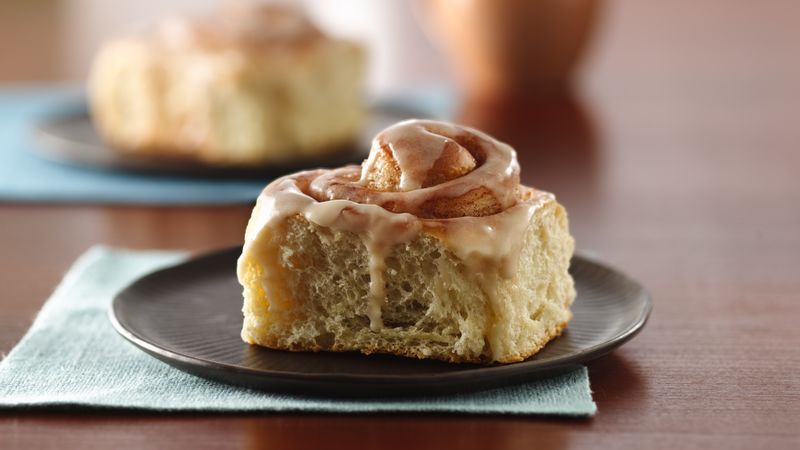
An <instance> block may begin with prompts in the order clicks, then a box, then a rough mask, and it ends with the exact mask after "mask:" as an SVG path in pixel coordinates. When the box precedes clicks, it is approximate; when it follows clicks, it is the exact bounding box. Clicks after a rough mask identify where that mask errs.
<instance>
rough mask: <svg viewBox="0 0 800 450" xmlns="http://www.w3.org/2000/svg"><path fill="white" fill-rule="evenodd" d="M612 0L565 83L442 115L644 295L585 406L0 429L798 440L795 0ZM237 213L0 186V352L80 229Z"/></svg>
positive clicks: (281, 444)
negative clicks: (510, 157) (651, 304)
mask: <svg viewBox="0 0 800 450" xmlns="http://www.w3.org/2000/svg"><path fill="white" fill-rule="evenodd" d="M620 3H622V2H617V3H614V5H616V6H617V8H614V9H612V10H610V11H609V12H608V13H607V21H608V23H607V26H608V27H607V29H606V31H605V32H604V33H603V35H602V40H601V42H603V45H602V46H601V48H599V49H596V50H595V53H594V57H593V59H592V60H591V62H590V70H589V71H588V72H589V75H587V77H586V79H585V80H584V88H583V89H582V91H581V92H582V94H580V95H579V96H578V98H568V97H555V98H549V99H542V100H540V101H536V102H531V103H530V104H528V105H526V106H524V107H523V106H502V107H495V108H490V109H486V108H476V107H467V108H465V110H464V111H462V115H461V119H462V120H464V121H466V122H469V123H472V124H476V125H478V126H481V127H483V128H486V129H487V131H490V132H492V133H494V134H496V135H497V136H498V137H500V138H502V139H505V140H507V141H509V142H510V143H512V144H513V145H515V146H516V147H517V148H518V150H519V152H520V159H521V164H522V167H523V177H524V181H526V182H527V183H530V184H533V185H535V186H538V187H541V188H544V189H548V190H553V191H555V192H556V193H557V194H558V195H559V197H560V199H561V200H562V202H563V203H565V205H566V206H567V208H568V210H569V212H570V217H571V222H572V229H573V232H574V234H575V236H576V238H577V241H578V245H579V247H580V248H581V249H584V250H590V251H593V252H596V253H597V254H599V255H600V256H602V257H603V258H604V259H606V260H607V261H609V262H610V263H612V264H614V265H617V266H619V267H621V268H624V269H625V270H626V271H628V272H629V273H630V274H631V275H633V276H634V277H636V278H638V279H639V280H641V281H642V282H643V283H644V284H645V285H646V286H647V287H648V288H649V289H650V291H651V292H652V294H653V297H654V300H655V309H654V313H653V316H652V318H651V321H650V323H649V324H648V325H647V327H646V328H645V330H644V331H643V332H642V333H641V335H639V336H638V337H637V338H635V339H634V340H633V341H631V342H630V343H628V344H626V345H625V346H624V347H622V348H621V349H619V350H617V351H616V352H614V353H613V354H611V355H610V356H607V357H605V358H603V359H601V360H598V361H596V362H594V363H592V364H591V365H590V366H589V368H590V378H591V383H592V389H593V391H594V397H595V400H596V401H597V404H598V408H599V411H598V413H597V416H596V417H595V418H593V419H590V420H568V419H558V418H539V417H518V418H508V417H462V416H439V415H423V416H421V415H401V416H394V415H387V416H337V415H294V414H243V415H232V416H230V415H226V416H223V415H203V414H179V415H163V414H162V415H158V414H132V413H107V412H103V413H81V414H69V413H63V412H61V413H56V412H53V413H41V412H36V413H13V414H9V413H2V414H0V448H3V449H7V448H48V447H58V448H110V447H113V448H118V449H122V448H141V447H151V448H223V447H232V448H255V447H270V448H280V449H286V448H325V447H329V446H335V447H346V448H353V447H357V446H369V447H378V446H383V447H388V448H402V449H413V448H417V447H422V446H426V447H435V448H454V447H463V448H497V449H505V448H518V449H523V448H595V447H596V448H637V449H638V448H648V449H649V448H708V449H710V448H724V449H729V448H742V449H753V448H798V446H800V325H799V324H798V322H800V181H798V169H800V59H799V58H797V45H796V44H797V43H798V42H800V27H797V26H795V21H796V18H797V17H798V14H800V4H798V3H797V2H778V1H775V2H769V3H768V6H767V4H766V3H755V2H752V3H745V2H719V1H716V2H705V3H704V4H703V5H698V6H694V5H692V6H689V5H688V4H686V6H685V10H681V6H680V5H675V4H673V3H672V2H664V5H659V4H651V3H649V2H638V1H637V2H627V3H625V4H624V5H622V6H624V7H625V8H619V6H621V5H620ZM679 3H681V2H679ZM759 4H761V5H764V6H763V8H760V7H759V6H757V5H759ZM631 15H636V17H637V20H632V19H631ZM703 21H706V22H703ZM612 25H615V26H616V28H615V27H614V26H612ZM619 48H622V49H623V50H619ZM615 49H616V50H615ZM248 213H249V209H248V207H245V206H242V207H227V208H157V207H120V206H80V205H69V206H60V205H59V206H56V205H37V206H33V205H10V204H6V205H0V249H2V250H0V286H2V291H3V293H2V295H0V311H2V313H0V351H2V352H7V351H8V350H10V349H11V347H12V346H13V345H14V344H15V343H16V342H17V341H18V339H19V338H20V337H21V336H22V334H23V333H24V332H25V330H26V329H27V327H28V326H29V325H30V323H31V320H32V319H33V317H34V315H35V314H36V311H37V310H38V309H39V307H40V306H41V304H42V302H43V301H44V300H45V299H46V298H47V296H48V295H49V293H50V292H51V290H52V289H53V287H54V286H55V285H56V284H57V282H58V281H59V279H60V277H61V276H62V274H63V273H64V271H65V270H66V269H67V268H68V267H69V265H70V263H71V262H72V261H73V260H74V259H75V258H76V257H77V256H78V255H79V254H81V253H82V252H83V251H84V250H85V249H86V248H87V247H88V246H90V245H92V244H96V243H104V244H109V245H116V246H125V247H132V248H188V249H191V250H195V251H203V250H209V249H213V248H217V247H220V246H226V245H232V244H236V243H238V242H240V240H241V237H242V230H243V227H244V224H245V221H246V219H247V216H248Z"/></svg>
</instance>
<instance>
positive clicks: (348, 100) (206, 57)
mask: <svg viewBox="0 0 800 450" xmlns="http://www.w3.org/2000/svg"><path fill="white" fill-rule="evenodd" d="M225 5H226V6H224V7H222V9H221V11H219V12H218V13H217V14H214V15H213V16H210V17H201V18H194V19H191V20H189V19H170V20H165V21H163V22H161V23H160V24H159V25H157V26H156V27H154V28H153V29H151V30H149V31H148V32H146V33H143V34H139V35H135V36H128V37H121V38H118V39H114V40H112V41H109V42H107V43H106V44H104V45H103V46H102V48H101V49H100V51H99V52H98V54H97V56H96V57H95V61H94V64H93V67H92V71H91V74H90V79H89V89H88V90H89V97H90V106H91V111H92V117H93V120H94V123H95V125H96V128H97V129H98V131H99V132H100V134H101V135H102V136H103V138H104V139H105V140H106V141H107V142H108V143H109V144H110V147H111V148H112V149H115V150H119V151H123V152H127V153H134V154H138V155H142V154H144V155H152V156H165V157H173V158H181V159H189V160H195V161H200V162H203V163H206V164H210V165H219V166H253V165H262V164H271V163H284V162H293V161H295V160H298V159H302V158H304V157H308V156H319V155H323V154H328V153H332V152H336V151H341V150H342V149H343V148H345V147H346V146H347V145H348V144H350V143H351V142H353V141H354V140H355V139H356V138H357V136H358V134H359V132H360V129H361V126H362V121H363V116H364V107H363V102H362V100H361V94H362V92H361V89H362V84H363V83H362V81H363V72H364V54H363V51H362V49H361V47H359V46H357V45H356V44H354V43H351V42H348V41H343V40H339V39H334V38H331V37H328V36H326V35H324V34H323V33H322V32H321V31H320V30H319V29H317V27H315V26H314V24H313V23H311V21H310V20H309V19H308V17H306V16H305V15H304V13H303V12H302V11H300V10H298V9H297V8H293V7H291V6H289V5H269V4H268V5H257V4H254V3H252V2H226V3H225Z"/></svg>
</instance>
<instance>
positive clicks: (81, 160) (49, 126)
mask: <svg viewBox="0 0 800 450" xmlns="http://www.w3.org/2000/svg"><path fill="white" fill-rule="evenodd" d="M429 116H430V114H426V113H424V112H422V111H418V110H414V109H411V108H405V107H401V106H398V105H391V104H388V103H387V104H383V103H378V104H376V105H374V106H373V107H372V108H371V109H370V111H369V113H368V115H367V120H366V123H365V126H364V129H363V130H362V133H361V135H360V136H359V138H358V139H357V140H356V142H354V143H353V144H351V145H349V146H343V147H342V149H341V150H340V151H338V152H336V153H333V154H330V155H325V156H320V157H310V158H305V159H299V160H297V161H290V162H286V163H280V164H275V163H273V164H265V165H262V166H255V167H220V166H214V165H210V164H204V163H202V162H201V161H196V160H191V159H181V158H174V157H161V156H147V155H136V154H126V153H122V152H118V151H115V150H113V149H111V148H109V147H108V146H107V145H106V144H105V143H104V142H103V140H102V139H101V138H100V136H99V135H98V133H97V130H96V129H95V127H94V124H92V119H91V116H90V115H89V112H88V109H87V108H86V106H85V105H84V106H83V107H81V108H77V109H75V110H73V111H70V112H67V113H61V114H58V115H54V116H51V117H48V118H46V119H44V120H43V121H41V122H40V123H38V124H36V126H35V129H34V135H35V137H36V141H37V143H38V144H39V145H37V146H36V147H35V151H36V153H37V155H38V156H40V157H42V158H44V159H47V160H49V161H53V162H58V163H63V164H69V165H75V166H81V167H89V168H94V169H104V170H117V171H127V172H139V173H146V174H153V175H180V176H199V177H222V178H228V177H237V178H241V177H248V178H250V177H252V178H264V177H275V176H279V175H283V174H286V173H291V172H296V171H297V170H300V169H307V168H310V167H338V166H343V165H345V164H357V163H360V162H361V161H362V160H363V159H364V158H366V157H367V154H368V153H369V148H370V145H371V142H372V138H373V137H374V136H375V135H376V134H377V133H378V132H379V131H381V130H383V129H384V128H386V127H388V126H389V125H392V124H394V123H396V122H399V121H401V120H405V119H411V118H426V117H429Z"/></svg>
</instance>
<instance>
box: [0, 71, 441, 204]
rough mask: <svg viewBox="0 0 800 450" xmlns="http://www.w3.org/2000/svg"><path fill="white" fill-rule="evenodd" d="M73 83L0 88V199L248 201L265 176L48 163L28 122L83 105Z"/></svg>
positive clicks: (416, 99) (428, 101) (420, 103)
mask: <svg viewBox="0 0 800 450" xmlns="http://www.w3.org/2000/svg"><path fill="white" fill-rule="evenodd" d="M450 98H452V97H451V96H449V94H447V92H446V91H440V90H436V89H425V90H418V91H414V92H413V93H409V94H407V95H403V96H397V97H396V98H394V97H392V98H386V99H377V100H376V101H378V102H380V103H384V104H389V105H396V106H399V107H404V106H405V107H409V108H414V109H413V110H415V111H416V110H421V111H428V112H430V114H432V115H434V116H436V117H443V115H446V114H447V113H448V111H449V109H448V108H450V105H451V103H452V102H450V101H449V99H450ZM85 108H86V106H85V99H84V93H83V91H82V90H80V89H76V88H64V87H60V88H59V87H43V86H38V87H24V88H23V87H20V88H0V201H6V202H27V203H31V202H48V203H54V202H62V203H70V202H71V203H75V202H80V203H116V204H151V205H198V204H205V205H215V204H236V203H249V202H252V201H254V200H255V198H256V197H257V196H258V194H259V192H261V189H262V188H263V187H264V185H265V184H266V182H267V181H269V179H267V178H265V179H264V180H252V179H250V180H236V179H205V178H195V177H169V176H148V175H144V174H134V173H123V172H111V171H100V170H93V169H90V168H80V167H72V166H67V165H62V164H57V163H53V162H50V161H47V160H44V159H41V158H39V157H38V156H36V152H35V151H34V150H35V146H36V145H37V143H36V142H35V141H34V139H33V132H32V131H33V128H34V126H35V124H36V123H37V122H38V121H39V120H40V119H41V118H43V117H47V116H50V115H59V114H63V113H65V112H70V111H74V110H76V109H85Z"/></svg>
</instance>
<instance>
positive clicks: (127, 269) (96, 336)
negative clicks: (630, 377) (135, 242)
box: [0, 247, 597, 416]
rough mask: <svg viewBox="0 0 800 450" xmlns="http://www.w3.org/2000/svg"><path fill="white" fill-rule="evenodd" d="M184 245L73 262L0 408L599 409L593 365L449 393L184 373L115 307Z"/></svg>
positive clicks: (92, 255)
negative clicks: (337, 390) (131, 329)
mask: <svg viewBox="0 0 800 450" xmlns="http://www.w3.org/2000/svg"><path fill="white" fill-rule="evenodd" d="M184 257H185V256H184V254H183V253H180V252H162V251H148V252H143V251H125V250H116V249H110V248H105V247H95V248H92V249H91V250H89V251H88V252H87V253H86V254H84V255H83V256H82V257H81V258H80V259H79V260H78V261H77V262H76V263H75V264H74V266H73V267H72V269H70V271H69V273H68V274H67V275H66V277H65V278H64V280H63V281H62V282H61V285H60V286H59V287H58V288H57V289H56V291H55V292H54V293H53V295H52V297H51V298H50V299H49V300H48V301H47V303H46V304H45V305H44V307H43V308H42V311H41V312H40V314H39V316H38V317H37V318H36V321H35V322H34V324H33V326H32V327H31V329H30V330H29V331H28V333H27V334H26V335H25V337H24V338H23V339H22V341H21V342H20V343H19V344H18V345H17V346H16V348H14V349H13V350H12V351H11V353H10V354H9V355H8V356H7V357H6V358H5V359H4V360H3V361H2V362H0V410H2V409H29V408H48V407H68V406H69V407H74V408H81V409H87V408H123V409H135V410H151V411H209V412H234V411H307V412H329V413H367V412H446V413H464V414H550V415H564V416H591V415H593V414H594V413H595V411H596V409H597V407H596V406H595V403H594V402H593V401H592V396H591V392H590V390H589V378H588V374H587V370H586V368H581V369H579V370H576V371H574V372H571V373H568V374H565V375H561V376H557V377H553V378H549V379H546V380H540V381H536V382H531V383H527V384H521V385H517V386H513V387H507V388H501V389H495V390H490V391H484V392H478V393H472V394H463V395H449V396H440V397H424V398H402V399H377V398H375V399H335V398H324V397H310V396H308V397H306V396H297V395H284V394H274V393H269V392H263V391H257V390H251V389H246V388H241V387H235V386H229V385H226V384H222V383H217V382H213V381H208V380H205V379H203V378H198V377H195V376H192V375H189V374H186V373H184V372H181V371H179V370H177V369H175V368H173V367H171V366H169V365H167V364H165V363H163V362H161V361H158V360H157V359H155V358H152V357H150V356H148V355H147V354H145V353H144V352H142V351H141V350H139V349H137V348H136V347H134V346H133V345H132V344H130V343H128V342H127V341H125V340H124V339H123V338H122V337H120V336H118V335H117V333H116V332H115V331H114V329H113V328H112V326H111V324H110V323H109V321H108V318H107V315H106V311H107V310H108V306H109V303H110V301H111V298H112V297H113V295H114V294H115V293H116V292H118V291H119V290H120V289H121V288H123V287H124V286H125V285H127V284H128V283H130V282H131V281H132V280H134V279H136V278H137V277H139V276H141V275H143V274H145V273H147V272H150V271H153V270H155V269H157V268H161V267H164V266H168V265H171V264H174V263H176V262H179V261H181V260H182V259H183V258H184Z"/></svg>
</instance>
